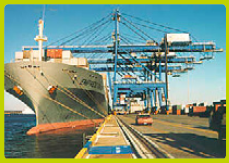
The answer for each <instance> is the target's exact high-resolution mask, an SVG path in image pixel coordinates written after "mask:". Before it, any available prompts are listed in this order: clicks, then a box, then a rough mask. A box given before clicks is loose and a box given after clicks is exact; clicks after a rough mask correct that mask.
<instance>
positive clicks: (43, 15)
mask: <svg viewBox="0 0 229 163" xmlns="http://www.w3.org/2000/svg"><path fill="white" fill-rule="evenodd" d="M45 10H46V6H45V5H44V7H43V13H42V20H43V21H44V22H45Z"/></svg>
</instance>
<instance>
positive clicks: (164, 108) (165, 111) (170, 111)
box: [160, 105, 173, 114]
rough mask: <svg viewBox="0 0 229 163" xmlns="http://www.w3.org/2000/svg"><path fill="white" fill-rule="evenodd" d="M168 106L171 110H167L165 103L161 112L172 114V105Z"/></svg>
mask: <svg viewBox="0 0 229 163" xmlns="http://www.w3.org/2000/svg"><path fill="white" fill-rule="evenodd" d="M168 107H169V110H168V112H167V109H166V106H165V105H163V106H161V108H160V114H172V113H173V112H172V106H168Z"/></svg>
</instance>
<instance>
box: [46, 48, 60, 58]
mask: <svg viewBox="0 0 229 163" xmlns="http://www.w3.org/2000/svg"><path fill="white" fill-rule="evenodd" d="M62 52H63V49H48V50H47V58H59V59H60V58H62Z"/></svg>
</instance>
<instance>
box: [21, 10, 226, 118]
mask: <svg viewBox="0 0 229 163" xmlns="http://www.w3.org/2000/svg"><path fill="white" fill-rule="evenodd" d="M129 18H130V19H131V20H129ZM132 19H133V20H135V21H137V22H134V21H132ZM112 21H113V25H114V28H113V29H114V30H113V31H109V33H108V34H106V35H105V36H104V37H101V36H100V35H101V33H102V32H103V31H107V30H106V29H107V27H108V25H110V24H111V23H112ZM121 25H122V26H123V27H125V28H126V29H128V30H129V31H131V33H133V34H134V36H133V35H130V34H128V35H125V34H124V32H122V31H121V29H120V26H121ZM143 28H144V29H143ZM99 29H102V30H100V31H99ZM145 30H151V31H152V30H154V31H157V32H162V34H163V36H162V41H161V42H160V41H156V39H155V38H154V37H153V35H151V34H150V33H148V32H146V31H145ZM169 31H173V32H172V33H171V32H169ZM89 36H92V37H91V38H88V37H89ZM98 38H100V40H99V39H98ZM83 39H85V41H83V43H82V44H81V45H79V44H78V45H71V44H74V41H76V40H77V41H79V40H83ZM96 39H97V40H96ZM90 40H91V41H94V44H91V43H90ZM105 40H106V41H107V40H110V41H112V42H111V43H110V44H99V43H98V42H100V41H101V42H102V41H105ZM133 40H134V43H133V42H131V41H133ZM137 40H140V41H139V42H141V43H136V41H137ZM60 42H61V43H60ZM56 43H59V45H58V46H56V45H54V44H56ZM30 49H34V50H36V49H38V47H32V46H26V47H23V50H30ZM44 49H45V52H46V51H47V49H63V50H69V51H71V52H72V53H74V54H76V55H77V54H81V55H82V54H84V55H85V56H86V55H87V54H92V56H93V57H91V58H90V57H87V58H88V62H89V64H90V65H91V66H90V69H91V70H95V71H97V72H107V73H108V80H109V82H108V83H109V87H110V92H111V94H112V100H113V104H112V105H113V106H112V108H113V109H115V108H116V106H117V105H118V104H119V102H118V98H119V95H120V94H126V95H127V96H130V97H131V96H132V95H133V94H134V93H141V94H143V95H144V97H145V98H144V100H145V107H146V108H148V109H149V111H153V112H154V113H155V114H157V112H158V109H160V108H161V106H162V103H165V106H166V110H167V111H168V105H169V98H168V97H169V96H168V75H172V76H173V77H180V76H181V74H182V73H185V72H188V71H190V70H193V68H194V66H195V65H197V64H201V63H202V62H203V61H204V60H209V59H213V58H214V57H213V55H214V53H216V52H222V51H223V50H222V49H219V48H217V47H216V45H215V43H214V42H197V41H196V42H193V41H192V40H191V37H190V34H189V33H188V32H186V31H182V30H179V29H176V28H172V27H168V26H164V25H161V24H157V23H154V22H150V21H147V20H144V19H141V18H138V17H135V16H132V15H129V14H125V13H122V14H121V13H120V12H119V10H115V11H114V12H113V13H111V14H109V15H108V16H105V17H103V18H102V19H101V20H99V21H97V22H95V23H93V24H91V25H90V26H88V27H86V28H83V29H82V30H79V31H77V32H75V33H73V34H71V35H69V36H67V37H65V38H63V39H60V40H57V41H56V42H54V43H51V44H50V45H48V46H46V47H44ZM176 53H188V54H189V53H191V54H193V53H200V54H201V57H200V58H199V60H196V58H195V57H194V56H193V55H188V56H187V55H186V56H185V55H181V56H178V55H176ZM210 53H211V55H209V54H210ZM99 56H100V57H99ZM101 56H102V58H101ZM93 65H94V66H93ZM125 74H127V75H130V74H132V75H133V76H135V77H136V78H135V80H126V81H123V80H121V79H122V76H125ZM112 75H113V76H112ZM152 108H154V109H152Z"/></svg>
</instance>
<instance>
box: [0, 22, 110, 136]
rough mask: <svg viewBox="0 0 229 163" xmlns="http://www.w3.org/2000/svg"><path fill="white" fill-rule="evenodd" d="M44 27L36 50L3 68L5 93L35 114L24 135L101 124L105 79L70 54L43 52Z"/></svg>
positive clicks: (18, 55) (23, 53)
mask: <svg viewBox="0 0 229 163" xmlns="http://www.w3.org/2000/svg"><path fill="white" fill-rule="evenodd" d="M43 28H44V22H43V20H39V35H38V36H36V38H35V40H36V41H37V42H38V45H39V50H32V49H31V50H28V51H25V50H24V51H21V52H16V53H15V61H14V62H13V63H6V64H5V69H4V75H5V83H4V84H5V90H6V91H7V92H8V93H10V94H12V95H13V96H15V97H16V98H18V99H20V100H21V101H22V102H24V103H25V104H26V105H28V106H29V107H30V108H31V109H32V110H33V111H34V112H35V114H36V126H35V127H33V128H31V129H30V130H29V131H28V132H27V134H28V135H32V134H37V133H41V132H46V131H50V130H56V129H63V128H68V129H69V128H75V127H78V126H81V127H82V126H83V127H84V126H88V125H97V124H99V123H101V122H103V120H104V118H105V117H106V116H107V114H108V104H107V98H106V93H105V92H106V90H105V85H104V84H105V83H106V82H105V79H106V76H104V75H100V74H98V73H96V72H94V71H91V70H89V64H88V62H87V59H86V58H75V57H73V55H72V53H71V51H63V50H62V49H47V50H44V49H43V42H44V41H47V38H46V37H45V36H43Z"/></svg>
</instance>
